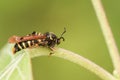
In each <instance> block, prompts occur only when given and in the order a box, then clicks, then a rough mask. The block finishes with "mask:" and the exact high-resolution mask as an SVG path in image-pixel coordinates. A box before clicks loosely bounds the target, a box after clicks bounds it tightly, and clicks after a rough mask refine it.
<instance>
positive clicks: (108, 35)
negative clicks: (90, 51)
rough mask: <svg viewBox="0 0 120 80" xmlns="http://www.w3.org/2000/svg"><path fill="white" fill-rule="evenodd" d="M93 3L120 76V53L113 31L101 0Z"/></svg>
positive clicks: (93, 0)
mask: <svg viewBox="0 0 120 80" xmlns="http://www.w3.org/2000/svg"><path fill="white" fill-rule="evenodd" d="M92 4H93V7H94V9H95V12H96V15H97V18H98V20H99V23H100V25H101V26H100V27H101V29H102V32H103V35H104V38H105V41H106V43H107V47H108V50H109V52H110V56H111V59H112V62H113V66H114V69H115V72H116V75H118V76H119V78H120V55H119V51H118V48H117V45H116V43H115V40H114V37H113V34H112V31H111V29H110V25H109V23H108V20H107V17H106V15H105V11H104V9H103V6H102V3H101V0H92Z"/></svg>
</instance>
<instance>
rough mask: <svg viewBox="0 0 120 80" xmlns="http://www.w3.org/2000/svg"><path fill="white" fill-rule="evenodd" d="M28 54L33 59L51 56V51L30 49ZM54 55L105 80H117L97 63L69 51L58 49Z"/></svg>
mask: <svg viewBox="0 0 120 80" xmlns="http://www.w3.org/2000/svg"><path fill="white" fill-rule="evenodd" d="M27 52H28V53H30V56H31V57H32V58H34V57H38V56H43V55H44V56H45V55H46V56H50V55H49V54H50V51H49V50H48V49H46V48H38V49H37V48H35V49H29V50H28V51H27ZM53 53H54V54H52V55H51V56H56V57H60V58H63V59H66V60H68V61H71V62H74V63H76V64H78V65H80V66H82V67H84V68H86V69H88V70H90V71H91V72H93V73H94V74H96V75H98V76H99V77H100V78H102V79H103V80H115V78H114V77H113V76H112V75H111V74H110V73H109V72H107V71H106V70H104V69H103V68H101V67H100V66H98V65H96V64H95V63H93V62H91V61H90V60H88V59H86V58H84V57H82V56H80V55H78V54H75V53H73V52H70V51H68V50H64V49H61V48H56V50H55V51H54V52H53Z"/></svg>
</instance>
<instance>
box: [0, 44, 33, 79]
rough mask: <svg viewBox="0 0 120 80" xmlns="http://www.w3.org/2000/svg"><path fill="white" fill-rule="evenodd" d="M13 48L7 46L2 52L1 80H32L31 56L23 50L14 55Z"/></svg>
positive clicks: (0, 53) (0, 63)
mask: <svg viewBox="0 0 120 80" xmlns="http://www.w3.org/2000/svg"><path fill="white" fill-rule="evenodd" d="M12 47H13V45H11V44H7V45H6V46H5V47H4V48H3V49H2V50H1V51H0V80H32V79H33V78H32V72H31V62H30V57H29V54H28V53H27V52H24V53H23V51H24V50H22V51H20V52H18V53H17V54H15V55H14V54H13V53H12V49H11V48H12Z"/></svg>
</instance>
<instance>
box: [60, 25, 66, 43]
mask: <svg viewBox="0 0 120 80" xmlns="http://www.w3.org/2000/svg"><path fill="white" fill-rule="evenodd" d="M65 33H66V28H65V27H64V31H63V32H62V34H61V36H60V38H59V40H60V39H63V41H65V39H64V37H62V36H63V34H65Z"/></svg>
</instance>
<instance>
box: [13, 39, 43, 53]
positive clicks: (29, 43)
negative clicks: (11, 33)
mask: <svg viewBox="0 0 120 80" xmlns="http://www.w3.org/2000/svg"><path fill="white" fill-rule="evenodd" d="M42 44H43V42H42V41H41V40H40V39H37V40H28V41H23V42H19V43H16V44H15V45H14V48H13V53H16V52H18V51H20V50H22V49H26V48H30V47H34V46H38V45H42Z"/></svg>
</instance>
